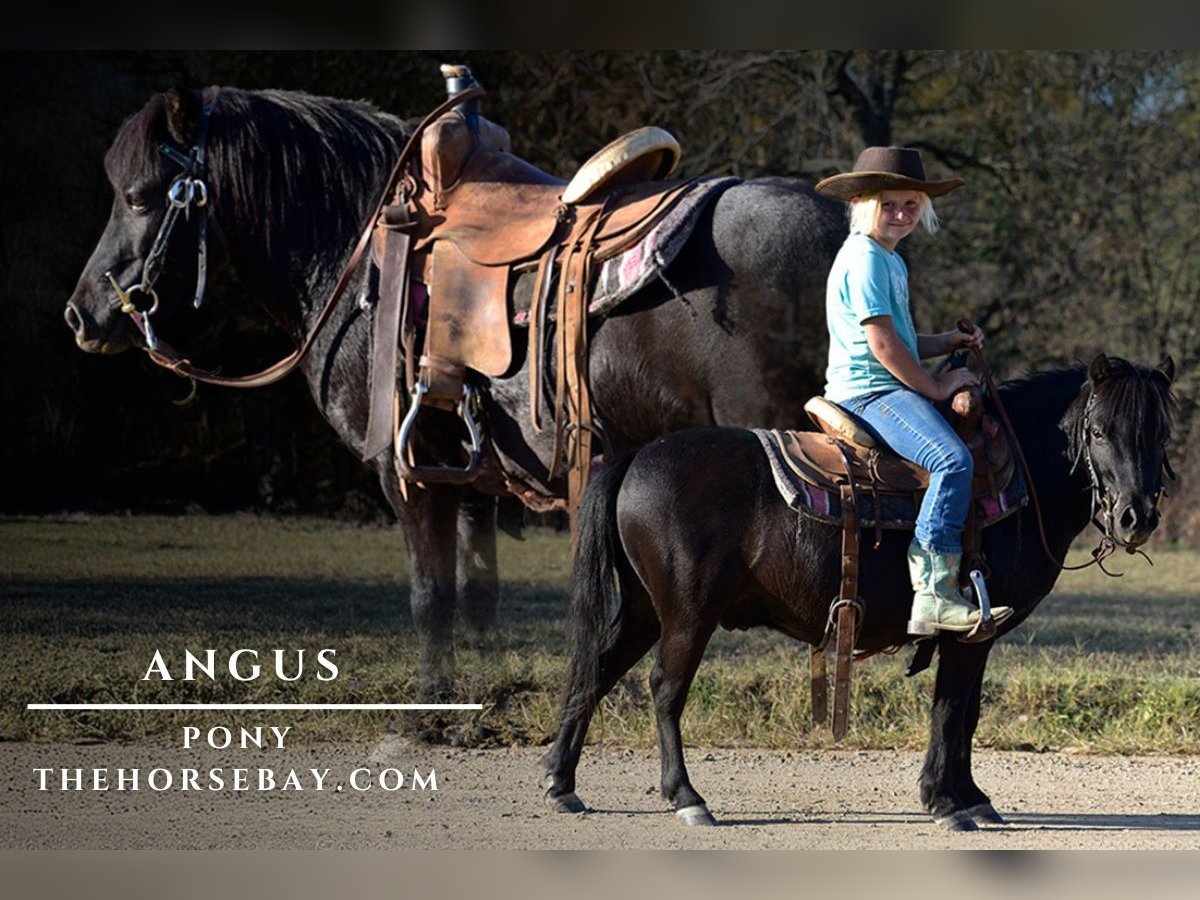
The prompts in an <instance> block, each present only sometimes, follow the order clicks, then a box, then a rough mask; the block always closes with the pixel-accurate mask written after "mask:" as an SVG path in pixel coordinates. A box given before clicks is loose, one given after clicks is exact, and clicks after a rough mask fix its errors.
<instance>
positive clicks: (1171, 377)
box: [1154, 353, 1175, 384]
mask: <svg viewBox="0 0 1200 900" xmlns="http://www.w3.org/2000/svg"><path fill="white" fill-rule="evenodd" d="M1154 370H1155V371H1156V372H1162V373H1163V375H1165V376H1166V378H1167V384H1171V383H1172V382H1173V381H1175V360H1173V359H1171V354H1169V353H1168V354H1167V355H1166V356H1164V357H1163V358H1162V362H1160V363H1159V364H1158V365H1157V366H1155V367H1154Z"/></svg>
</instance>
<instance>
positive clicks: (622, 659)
mask: <svg viewBox="0 0 1200 900" xmlns="http://www.w3.org/2000/svg"><path fill="white" fill-rule="evenodd" d="M622 602H623V604H624V607H623V609H622V612H621V618H620V619H619V620H618V623H617V634H616V636H615V638H614V640H613V641H612V643H611V644H610V645H609V647H608V648H607V649H605V650H604V651H602V652H601V654H600V660H599V666H598V673H599V677H598V678H597V679H596V680H595V683H594V687H592V688H590V689H586V688H583V687H581V686H580V685H576V684H574V683H573V682H574V678H573V679H572V683H571V684H569V685H568V688H567V693H566V697H565V698H564V700H563V713H562V725H561V726H560V727H559V730H558V736H557V737H556V738H555V740H554V744H553V745H552V746H551V747H550V749H549V751H547V753H546V755H545V756H543V757H542V767H543V769H544V770H545V772H546V778H545V781H544V784H545V787H546V800H547V801H548V802H549V803H550V804H551V805H552V806H553V807H554V808H555V809H556V810H557V811H558V812H571V813H579V812H585V811H586V810H587V807H586V806H585V805H584V803H583V801H582V800H580V799H579V797H578V795H577V794H576V793H575V770H576V768H577V767H578V765H579V756H580V754H581V753H582V752H583V742H584V739H585V738H586V737H587V730H588V725H589V724H590V723H591V720H592V715H593V714H594V713H595V711H596V707H597V706H599V705H600V701H601V700H603V699H604V697H606V696H607V695H608V692H609V691H611V690H612V689H613V686H614V685H615V684H616V683H617V682H618V681H619V680H620V679H621V677H622V676H623V675H625V673H626V672H628V671H629V670H630V669H631V668H633V666H634V665H635V664H636V663H637V662H638V660H640V659H641V658H642V657H643V656H645V655H646V652H647V651H648V650H649V649H650V648H651V647H652V646H654V642H655V641H656V640H658V631H659V629H658V617H657V616H656V615H655V614H654V607H653V606H652V605H651V603H650V597H649V595H648V594H646V592H645V589H644V588H643V587H642V586H641V585H640V584H633V583H632V581H630V582H623V589H622ZM580 664H582V665H590V664H591V663H590V661H588V660H582V661H580ZM573 667H574V666H573Z"/></svg>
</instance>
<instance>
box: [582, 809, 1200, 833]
mask: <svg viewBox="0 0 1200 900" xmlns="http://www.w3.org/2000/svg"><path fill="white" fill-rule="evenodd" d="M718 813H719V810H718ZM588 814H589V815H597V816H604V815H622V816H663V815H668V814H669V810H658V809H653V810H651V809H589V810H588ZM714 815H716V816H717V824H718V825H721V826H725V827H730V826H738V825H741V826H764V825H805V826H806V825H923V824H928V823H929V818H928V816H926V815H925V814H924V813H920V812H916V811H914V812H878V811H873V812H864V811H856V810H850V811H847V812H846V813H844V814H838V815H833V816H831V815H830V814H828V813H817V814H815V815H806V814H804V813H800V812H792V813H780V814H777V815H776V814H773V813H770V812H767V811H766V810H754V811H751V812H748V813H742V814H741V815H740V816H736V817H734V816H730V817H726V816H721V815H719V814H717V813H714ZM1005 817H1006V818H1007V819H1008V822H1007V824H1004V825H985V826H983V828H982V831H985V832H987V831H996V832H1004V831H1008V832H1015V831H1047V830H1053V831H1200V813H1197V814H1178V813H1154V814H1132V813H1131V814H1123V813H1038V812H1032V813H1007V814H1006V816H1005Z"/></svg>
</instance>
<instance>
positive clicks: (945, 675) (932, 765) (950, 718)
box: [920, 638, 990, 831]
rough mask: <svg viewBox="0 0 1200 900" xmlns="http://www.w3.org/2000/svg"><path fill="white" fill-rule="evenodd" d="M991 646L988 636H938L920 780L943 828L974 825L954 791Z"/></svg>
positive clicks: (967, 755)
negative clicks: (975, 640) (975, 639)
mask: <svg viewBox="0 0 1200 900" xmlns="http://www.w3.org/2000/svg"><path fill="white" fill-rule="evenodd" d="M989 650H990V642H988V643H985V644H964V643H962V642H960V641H957V640H954V639H952V638H942V639H941V641H940V644H939V648H938V652H939V659H938V670H937V680H936V682H935V684H934V692H933V712H932V715H931V717H930V736H929V749H928V751H927V752H926V754H925V764H924V766H923V767H922V769H921V778H920V785H921V803H922V804H923V805H924V806H925V809H926V810H928V811H929V814H930V815H932V816H933V818H934V821H936V822H937V823H938V824H939V825H941V826H942V827H943V828H945V829H946V830H947V831H975V830H977V828H978V826H977V825H976V824H975V820H974V819H973V818H972V817H971V814H970V813H969V812H968V811H967V806H968V803H967V802H964V798H963V797H962V796H960V795H959V793H958V786H959V781H960V777H959V776H960V773H961V772H962V771H964V769H963V767H964V765H965V767H966V768H965V771H967V772H968V773H969V771H970V759H971V757H970V752H971V751H970V743H971V738H972V736H973V734H974V724H973V723H972V724H971V725H970V726H969V727H968V721H969V720H970V719H971V718H972V716H971V710H972V709H974V717H976V718H977V717H978V714H979V691H980V689H981V685H982V682H983V669H984V665H985V663H986V662H987V657H988V652H989ZM976 790H978V789H976ZM979 793H980V795H981V796H983V794H982V792H979ZM975 799H977V798H975ZM986 799H987V798H986V796H984V800H986Z"/></svg>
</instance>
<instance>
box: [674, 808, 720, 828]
mask: <svg viewBox="0 0 1200 900" xmlns="http://www.w3.org/2000/svg"><path fill="white" fill-rule="evenodd" d="M675 815H676V816H678V817H679V821H680V822H682V823H683V824H684V825H706V826H707V825H716V824H717V820H716V819H714V818H713V817H712V813H710V812H709V811H708V807H707V806H705V805H704V804H703V803H697V804H696V805H695V806H685V807H684V808H683V809H677V810H675Z"/></svg>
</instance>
